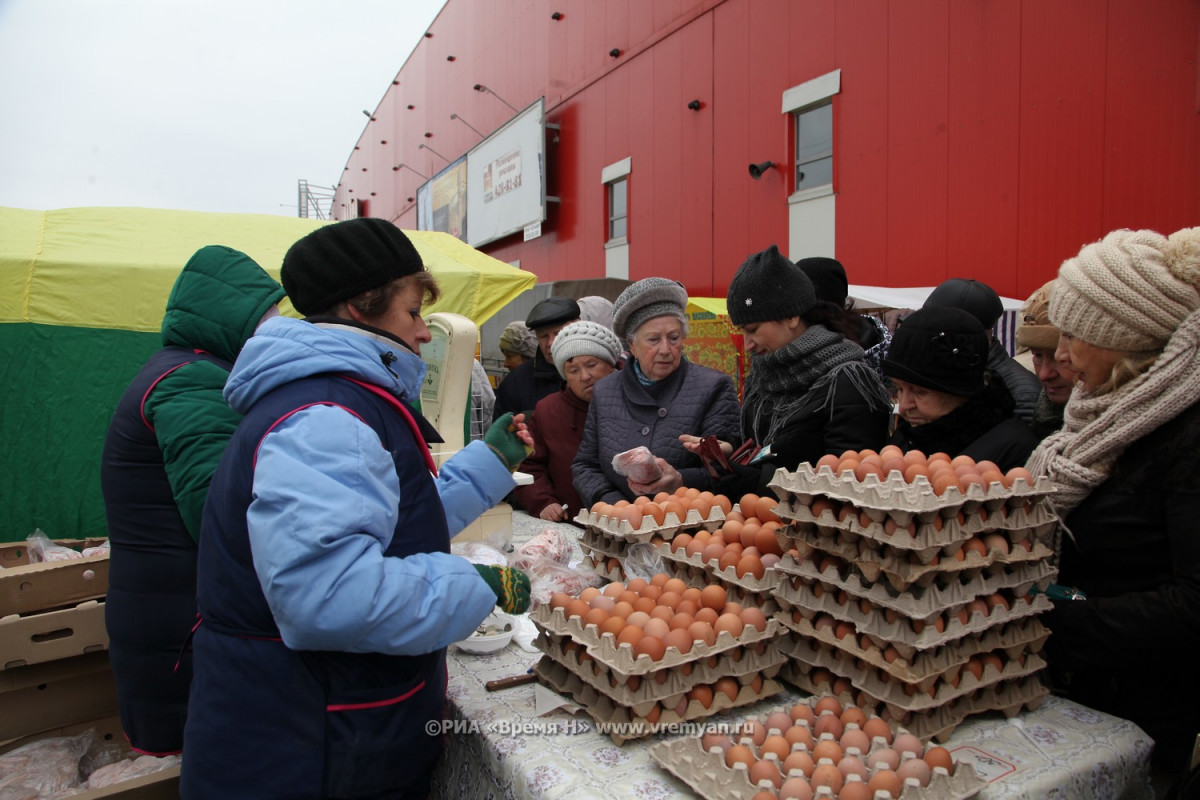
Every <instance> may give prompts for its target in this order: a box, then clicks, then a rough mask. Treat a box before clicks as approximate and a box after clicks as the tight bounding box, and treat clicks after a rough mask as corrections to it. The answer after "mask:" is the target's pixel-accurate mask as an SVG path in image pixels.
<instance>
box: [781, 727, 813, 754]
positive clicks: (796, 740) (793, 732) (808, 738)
mask: <svg viewBox="0 0 1200 800" xmlns="http://www.w3.org/2000/svg"><path fill="white" fill-rule="evenodd" d="M783 738H785V739H787V740H788V743H789V744H792V745H797V744H802V745H804V749H805V750H806V751H811V750H812V749H813V746H814V745H815V744H816V740H815V739H813V735H812V731H810V730H809V729H808V728H807V727H806V726H804V725H793V726H792V727H790V728H788V729H787V730H786V731H784V732H783Z"/></svg>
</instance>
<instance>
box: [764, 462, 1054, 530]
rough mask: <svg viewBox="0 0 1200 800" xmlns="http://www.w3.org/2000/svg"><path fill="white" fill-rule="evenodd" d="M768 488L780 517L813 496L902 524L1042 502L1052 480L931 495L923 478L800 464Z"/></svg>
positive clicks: (778, 476) (779, 472)
mask: <svg viewBox="0 0 1200 800" xmlns="http://www.w3.org/2000/svg"><path fill="white" fill-rule="evenodd" d="M767 485H768V486H769V487H770V488H771V490H772V491H774V492H775V495H776V496H777V497H779V498H780V501H781V507H780V508H778V509H776V512H775V513H776V514H779V515H780V516H783V515H784V511H785V507H791V508H795V507H796V506H797V505H800V506H810V505H812V500H813V498H815V497H828V498H830V499H833V500H839V501H841V502H844V503H852V504H854V505H855V506H857V507H858V508H861V509H863V510H865V511H867V512H868V513H879V512H882V513H883V514H884V515H886V514H888V513H891V514H892V515H893V516H895V518H896V521H897V522H900V523H901V524H907V523H908V520H909V519H911V518H912V516H914V515H917V514H920V513H922V512H927V511H942V512H943V513H946V512H948V511H949V512H957V511H962V512H963V513H964V514H966V515H968V516H969V515H970V514H971V513H972V512H974V511H975V510H976V509H977V508H979V507H980V506H984V507H985V508H987V509H988V511H989V512H990V511H994V510H997V509H999V508H1000V507H1001V506H1016V505H1024V504H1025V503H1027V502H1031V501H1037V500H1041V499H1044V498H1045V496H1046V495H1048V494H1050V493H1051V492H1053V491H1054V484H1053V482H1052V481H1051V480H1050V479H1049V478H1047V477H1045V476H1042V477H1039V478H1037V479H1036V480H1035V481H1034V483H1033V484H1032V485H1030V484H1029V482H1028V481H1026V480H1025V479H1024V478H1019V479H1017V480H1016V481H1014V482H1013V485H1012V487H1011V488H1007V489H1006V488H1004V485H1003V484H1001V483H992V484H990V485H989V486H987V487H986V488H985V487H982V486H978V485H972V486H968V487H967V489H966V491H965V492H963V491H960V490H959V489H958V488H957V487H950V488H949V489H947V490H946V491H945V492H944V493H943V494H940V495H938V494H934V492H933V486H932V484H930V482H929V480H928V479H926V478H924V477H918V478H917V479H916V480H915V481H914V482H912V483H906V482H905V481H904V476H902V475H900V474H899V473H896V472H892V473H891V474H890V475H888V476H887V477H886V478H883V479H881V478H879V476H877V475H868V476H867V477H866V479H865V480H863V481H859V480H857V479H856V478H855V477H854V474H853V473H851V472H849V471H847V472H843V473H841V474H840V475H837V474H834V472H833V470H831V469H829V467H821V468H820V470H816V471H814V470H813V468H812V465H811V464H808V463H807V462H805V463H802V464H800V465H799V467H797V469H796V470H795V471H794V472H789V471H788V470H784V469H780V470H777V471H776V472H775V476H774V477H773V478H772V479H771V481H770V483H768V484H767ZM897 515H899V516H897ZM877 521H880V522H882V521H883V517H882V516H880V517H878V519H877Z"/></svg>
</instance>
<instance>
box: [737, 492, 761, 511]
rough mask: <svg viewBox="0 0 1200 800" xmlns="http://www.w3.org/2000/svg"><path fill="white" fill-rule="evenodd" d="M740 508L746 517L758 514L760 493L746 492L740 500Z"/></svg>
mask: <svg viewBox="0 0 1200 800" xmlns="http://www.w3.org/2000/svg"><path fill="white" fill-rule="evenodd" d="M738 510H739V511H741V512H742V514H743V515H744V516H746V517H754V516H757V513H756V512H757V511H758V495H756V494H744V495H742V497H741V499H739V500H738Z"/></svg>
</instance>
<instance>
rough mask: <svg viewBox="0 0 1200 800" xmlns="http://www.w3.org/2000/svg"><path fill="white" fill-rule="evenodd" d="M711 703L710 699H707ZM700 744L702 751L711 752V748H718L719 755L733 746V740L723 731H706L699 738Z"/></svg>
mask: <svg viewBox="0 0 1200 800" xmlns="http://www.w3.org/2000/svg"><path fill="white" fill-rule="evenodd" d="M709 702H710V703H711V702H712V701H711V699H710V700H709ZM700 746H701V747H703V748H704V752H706V753H711V752H712V750H713V748H714V747H716V748H720V750H721V755H722V756H724V755H725V751H726V750H728V749H729V748H730V747H732V746H733V740H732V739H730V738H729V736H728V735H727V734H724V733H706V734H704V737H703V738H702V739H701V740H700Z"/></svg>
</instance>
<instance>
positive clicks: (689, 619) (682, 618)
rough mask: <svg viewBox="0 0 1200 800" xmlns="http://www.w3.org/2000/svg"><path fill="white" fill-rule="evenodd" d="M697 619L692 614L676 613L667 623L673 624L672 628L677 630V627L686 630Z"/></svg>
mask: <svg viewBox="0 0 1200 800" xmlns="http://www.w3.org/2000/svg"><path fill="white" fill-rule="evenodd" d="M695 621H696V618H695V617H693V616H692V615H691V614H676V615H675V616H673V617H671V618H670V619H669V620H667V624H668V625H670V626H671V630H675V629H676V628H683V629H684V630H687V629H688V628H690V627H692V623H694V622H695Z"/></svg>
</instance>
